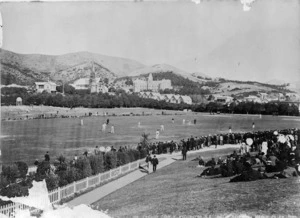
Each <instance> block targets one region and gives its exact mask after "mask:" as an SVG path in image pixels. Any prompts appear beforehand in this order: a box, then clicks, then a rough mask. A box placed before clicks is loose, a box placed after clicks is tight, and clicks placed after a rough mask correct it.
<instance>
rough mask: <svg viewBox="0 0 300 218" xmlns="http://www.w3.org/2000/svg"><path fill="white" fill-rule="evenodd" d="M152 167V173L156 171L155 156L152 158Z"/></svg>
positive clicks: (156, 161) (156, 162)
mask: <svg viewBox="0 0 300 218" xmlns="http://www.w3.org/2000/svg"><path fill="white" fill-rule="evenodd" d="M152 165H153V172H155V171H156V167H157V165H158V159H157V158H156V156H155V155H154V157H153V158H152Z"/></svg>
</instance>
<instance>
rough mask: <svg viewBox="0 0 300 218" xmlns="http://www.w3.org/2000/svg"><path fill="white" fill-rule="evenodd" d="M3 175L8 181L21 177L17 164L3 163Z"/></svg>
mask: <svg viewBox="0 0 300 218" xmlns="http://www.w3.org/2000/svg"><path fill="white" fill-rule="evenodd" d="M2 175H3V176H4V177H6V179H7V181H8V182H10V183H14V182H15V181H16V179H17V178H19V177H20V171H19V169H18V166H17V165H16V164H11V165H3V166H2Z"/></svg>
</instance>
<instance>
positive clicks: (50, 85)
mask: <svg viewBox="0 0 300 218" xmlns="http://www.w3.org/2000/svg"><path fill="white" fill-rule="evenodd" d="M35 90H36V92H38V93H42V92H44V91H46V92H48V93H56V84H55V83H54V82H50V81H48V82H35Z"/></svg>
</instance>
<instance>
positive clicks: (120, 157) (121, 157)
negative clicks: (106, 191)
mask: <svg viewBox="0 0 300 218" xmlns="http://www.w3.org/2000/svg"><path fill="white" fill-rule="evenodd" d="M126 162H127V160H126V155H125V152H121V151H118V152H117V166H122V165H124V164H126Z"/></svg>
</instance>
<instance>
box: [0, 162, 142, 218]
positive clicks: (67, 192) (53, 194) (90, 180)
mask: <svg viewBox="0 0 300 218" xmlns="http://www.w3.org/2000/svg"><path fill="white" fill-rule="evenodd" d="M142 163H144V160H137V161H135V162H132V163H128V164H126V165H123V166H120V167H118V168H116V169H112V170H110V171H107V172H104V173H99V174H98V175H94V176H90V177H87V178H85V179H82V180H79V181H76V182H73V183H71V184H68V185H66V186H63V187H59V188H57V189H54V190H52V191H50V192H49V194H48V196H49V199H50V202H51V203H52V204H58V203H59V202H60V201H61V200H63V199H66V198H68V197H72V196H73V195H74V194H75V193H81V192H84V191H85V190H87V189H89V188H92V187H95V186H97V185H100V184H102V183H104V182H107V181H109V180H111V179H114V178H116V177H118V176H120V175H122V174H125V173H128V172H130V171H133V170H135V169H137V168H138V167H139V164H142ZM27 208H28V206H26V205H23V204H18V203H11V204H7V205H4V206H1V207H0V213H2V214H5V215H7V216H9V217H14V213H15V210H16V209H21V210H24V209H27Z"/></svg>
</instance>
